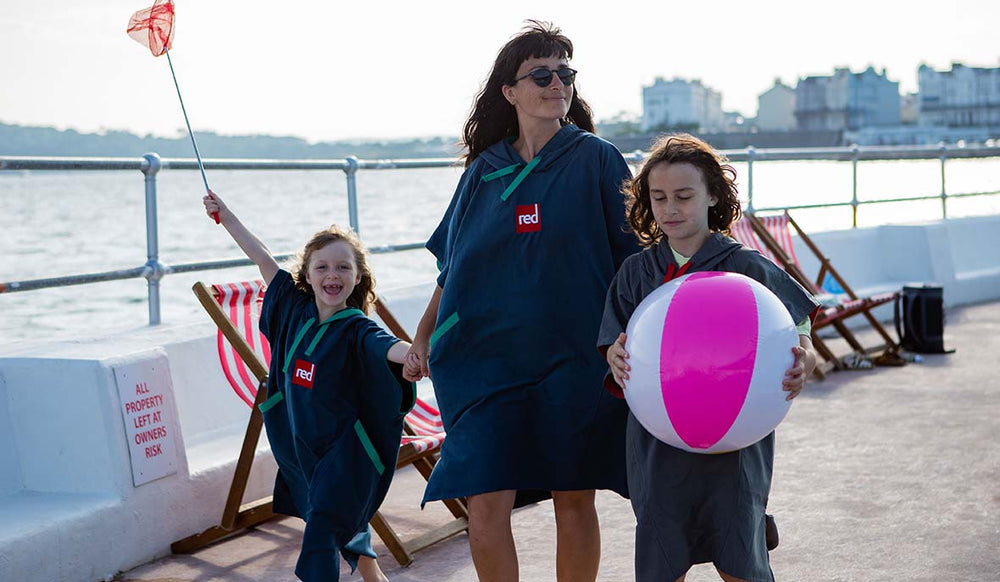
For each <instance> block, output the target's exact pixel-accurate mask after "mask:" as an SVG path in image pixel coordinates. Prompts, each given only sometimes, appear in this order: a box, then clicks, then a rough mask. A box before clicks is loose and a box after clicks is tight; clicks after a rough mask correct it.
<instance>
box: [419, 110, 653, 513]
mask: <svg viewBox="0 0 1000 582" xmlns="http://www.w3.org/2000/svg"><path fill="white" fill-rule="evenodd" d="M630 175H631V174H630V172H629V169H628V165H627V164H626V163H625V160H624V159H623V158H622V156H621V154H620V153H619V152H618V150H617V149H615V147H614V146H612V145H611V144H610V143H608V142H606V141H604V140H602V139H600V138H598V137H597V136H595V135H593V134H591V133H588V132H585V131H583V130H581V129H579V128H577V127H576V126H572V125H568V126H565V127H563V128H562V129H561V130H560V131H559V132H558V133H557V134H556V135H555V136H554V137H553V138H552V139H551V140H549V142H548V143H547V144H546V145H545V146H544V147H543V148H542V150H541V151H540V152H539V153H538V155H537V156H536V157H535V158H534V159H532V160H530V161H529V162H527V163H525V160H523V159H521V157H520V155H519V154H518V153H517V152H516V151H515V150H514V148H513V147H512V146H511V145H510V143H509V142H508V141H501V142H499V143H496V144H494V145H493V146H491V147H490V148H488V149H487V150H486V151H485V152H483V153H482V154H481V155H480V156H479V157H478V158H476V159H475V161H473V163H472V164H470V166H469V167H468V168H467V169H466V170H465V173H464V174H463V175H462V178H461V181H460V182H459V185H458V188H457V191H456V192H455V195H454V197H453V198H452V201H451V205H450V206H449V207H448V210H447V212H446V213H445V215H444V218H443V219H442V220H441V224H440V225H439V226H438V228H437V230H436V231H435V232H434V234H433V235H432V236H431V238H430V240H429V241H428V242H427V248H428V249H429V250H430V251H431V252H432V253H434V255H435V256H436V257H437V259H438V263H439V266H440V267H441V273H440V276H439V277H438V285H439V286H440V287H441V288H442V293H441V301H440V304H439V308H438V318H437V324H436V329H435V332H434V335H433V336H432V338H431V350H430V355H429V357H428V363H429V365H430V370H431V375H432V377H433V379H434V391H435V393H436V395H437V401H438V404H439V407H440V410H441V416H442V419H443V422H444V428H445V430H446V431H447V433H448V438H447V439H446V440H445V442H444V446H443V448H442V450H441V460H440V461H439V462H438V464H437V466H436V467H435V468H434V473H433V474H432V475H431V479H430V482H429V483H428V485H427V489H426V492H425V495H424V501H425V502H426V501H431V500H437V499H451V498H455V497H463V496H467V495H476V494H480V493H487V492H491V491H500V490H520V491H522V492H526V490H528V491H530V492H533V493H537V492H538V491H553V490H556V491H569V490H582V489H611V490H614V491H616V492H618V493H619V494H621V495H627V488H626V481H625V463H624V445H625V439H624V432H625V420H626V414H627V410H626V406H625V405H624V403H623V402H621V401H620V400H616V399H614V398H613V397H611V396H610V395H609V394H607V393H606V392H605V391H604V390H603V389H602V387H601V379H602V378H603V376H604V372H605V368H606V365H605V363H604V361H603V360H602V359H601V357H600V355H599V354H598V353H597V352H596V351H595V350H594V347H593V338H594V336H595V334H596V333H597V329H598V325H599V324H600V318H601V308H602V306H603V304H604V295H605V292H606V290H607V288H608V284H609V283H610V282H611V278H612V277H613V276H614V273H615V271H616V270H617V268H618V266H619V265H621V263H622V261H623V260H624V259H625V257H627V256H628V255H630V254H632V253H634V252H636V251H637V250H638V246H637V245H636V243H635V237H633V236H632V235H631V234H629V233H628V232H627V231H626V225H625V208H624V198H623V196H622V194H621V192H620V189H621V185H622V182H623V181H624V180H625V179H627V178H629V177H630ZM519 500H524V496H519Z"/></svg>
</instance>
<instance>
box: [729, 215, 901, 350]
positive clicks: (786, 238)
mask: <svg viewBox="0 0 1000 582" xmlns="http://www.w3.org/2000/svg"><path fill="white" fill-rule="evenodd" d="M792 229H794V230H795V232H796V233H797V234H798V235H799V238H800V239H802V242H803V243H804V244H805V245H806V246H807V247H808V248H809V250H810V251H811V252H812V253H813V254H814V255H815V257H816V259H817V260H819V262H820V271H819V273H818V275H817V278H816V280H815V281H813V280H811V279H810V278H809V277H808V276H806V275H805V273H804V271H803V270H802V266H801V265H800V264H799V260H798V257H796V256H795V247H794V245H793V244H792ZM732 235H733V238H735V239H736V240H737V241H739V242H740V243H741V244H743V246H746V247H749V248H752V249H756V250H757V251H759V252H760V253H761V254H762V255H764V256H765V257H767V258H768V259H770V260H771V261H773V262H774V263H775V264H776V265H778V266H779V267H781V268H782V269H783V270H785V271H786V272H787V273H788V274H789V275H790V276H792V278H794V279H795V280H797V281H798V282H799V284H801V285H802V286H803V287H804V288H805V289H806V290H807V291H809V292H810V293H812V294H813V295H814V296H816V298H817V299H819V300H820V301H821V303H823V305H824V308H823V309H822V310H821V311H820V313H819V314H818V315H817V316H816V318H815V320H814V321H813V345H814V346H815V347H816V348H817V350H818V351H819V352H820V355H822V356H823V357H824V359H826V360H827V361H828V362H831V363H832V364H833V365H834V367H837V368H840V367H841V360H840V359H839V358H836V357H835V356H834V355H833V353H832V352H831V351H830V349H829V348H828V347H827V346H826V344H825V343H824V342H823V341H822V339H821V338H819V337H818V336H817V335H816V333H815V332H816V331H817V330H818V329H821V328H823V327H826V326H829V325H832V326H834V327H835V328H836V330H837V332H838V333H839V334H840V335H841V336H842V337H843V338H844V339H845V340H846V341H847V343H848V344H849V345H850V346H851V348H852V349H853V350H854V351H855V352H857V353H860V354H864V353H867V352H872V351H878V350H881V349H885V348H888V349H890V350H894V349H896V347H897V346H896V343H895V342H894V341H893V340H892V338H891V336H889V334H888V332H886V331H885V329H884V328H883V327H882V325H881V324H880V323H879V322H878V321H877V320H876V319H875V318H874V316H872V314H871V310H872V309H873V308H875V307H877V306H879V305H882V304H885V303H889V302H891V301H893V300H895V298H896V296H897V295H898V294H899V292H898V291H897V292H892V293H880V294H877V295H872V296H868V297H858V296H857V295H855V293H854V291H853V290H852V289H851V288H850V286H849V285H848V284H847V283H846V282H845V281H844V280H843V278H842V277H841V276H840V274H839V273H838V272H837V271H836V269H834V268H833V265H831V264H830V261H829V259H828V258H827V257H826V256H825V255H823V253H822V252H820V250H819V248H818V247H817V246H816V245H815V243H813V242H812V240H811V239H810V238H809V237H808V236H807V235H806V234H805V233H804V232H803V231H802V229H801V228H800V227H799V225H798V224H796V222H795V221H794V220H793V219H792V217H791V216H790V215H789V214H788V213H787V212H785V213H782V214H777V215H768V216H760V215H757V214H748V215H745V216H744V217H743V218H742V219H741V220H740V221H739V222H737V223H736V224H735V225H734V226H733V231H732ZM765 239H766V240H765ZM827 278H832V279H833V280H834V281H836V283H837V284H838V285H839V286H840V288H841V289H842V290H843V291H844V293H843V294H842V295H837V296H833V295H831V294H830V293H827V292H826V291H825V290H824V289H823V284H824V281H826V280H827ZM858 314H861V315H864V317H865V319H867V320H868V323H869V324H870V325H871V327H872V328H873V329H874V330H875V331H876V332H877V333H878V334H879V335H880V336H881V337H882V339H883V340H884V341H885V343H884V344H881V345H878V346H874V347H868V348H865V347H864V346H862V344H861V343H860V341H859V340H858V339H857V338H856V337H855V335H854V334H853V333H852V332H851V331H850V330H849V329H848V328H847V327H846V326H845V325H844V324H843V320H845V319H847V318H848V317H851V316H854V315H858Z"/></svg>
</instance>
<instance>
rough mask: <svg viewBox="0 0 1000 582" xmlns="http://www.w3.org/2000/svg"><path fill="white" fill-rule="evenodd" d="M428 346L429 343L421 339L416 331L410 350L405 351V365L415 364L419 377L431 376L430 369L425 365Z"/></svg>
mask: <svg viewBox="0 0 1000 582" xmlns="http://www.w3.org/2000/svg"><path fill="white" fill-rule="evenodd" d="M429 348H430V345H429V343H428V342H426V341H421V339H420V334H419V333H418V334H417V337H415V338H413V345H411V346H410V351H409V352H407V353H406V358H404V361H405V362H406V363H407V365H412V366H416V368H417V370H418V373H419V374H420V377H421V378H430V377H431V370H430V367H428V365H427V352H428V351H429Z"/></svg>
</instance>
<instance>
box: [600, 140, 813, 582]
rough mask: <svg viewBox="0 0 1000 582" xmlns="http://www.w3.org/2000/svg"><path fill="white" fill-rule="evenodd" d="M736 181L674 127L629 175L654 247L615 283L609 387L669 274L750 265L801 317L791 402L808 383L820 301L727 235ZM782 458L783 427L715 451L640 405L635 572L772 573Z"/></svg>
mask: <svg viewBox="0 0 1000 582" xmlns="http://www.w3.org/2000/svg"><path fill="white" fill-rule="evenodd" d="M735 179H736V172H735V170H734V169H733V168H732V166H730V165H728V164H727V163H726V161H725V160H724V159H723V158H721V157H720V156H719V155H718V154H717V153H716V152H715V151H713V150H712V148H711V147H710V146H709V145H708V144H706V143H704V142H703V141H701V140H699V139H697V138H695V137H692V136H690V135H675V136H669V137H666V138H662V139H661V140H660V141H658V142H657V143H656V145H655V146H654V148H653V151H652V152H651V153H650V157H649V159H647V160H646V162H645V164H644V165H643V167H642V170H641V171H640V172H639V174H638V175H637V176H636V177H635V178H634V179H632V180H630V181H629V182H627V183H626V186H625V188H624V192H625V195H626V197H627V199H628V200H627V203H626V204H627V207H628V210H627V217H628V221H629V224H630V226H631V227H632V230H633V232H634V233H635V234H636V236H637V237H638V238H639V242H640V243H641V244H642V245H643V246H644V247H645V249H644V250H643V251H641V252H640V253H637V254H635V255H632V256H631V257H629V258H628V259H626V260H625V263H624V264H623V265H622V267H621V269H619V271H618V273H617V274H616V275H615V279H614V281H613V282H612V283H611V287H610V288H609V289H608V295H607V300H606V303H605V309H604V318H603V321H602V323H601V330H600V334H599V338H598V347H599V348H600V349H601V350H606V358H607V361H608V364H609V366H610V368H611V377H609V378H608V379H607V381H606V382H605V385H606V387H607V388H608V389H609V390H610V391H611V392H612V393H614V394H616V395H618V396H621V395H622V390H623V388H622V387H623V386H624V382H623V381H624V380H625V379H627V378H628V373H629V366H628V354H627V353H626V351H625V339H626V338H625V334H624V333H623V332H624V330H625V328H626V324H627V323H628V320H629V318H630V317H631V315H632V312H633V311H634V309H635V307H636V306H637V305H638V304H639V302H640V301H642V299H643V298H645V297H646V296H647V295H648V294H649V293H650V292H652V291H653V290H654V289H656V288H657V287H658V286H660V285H661V284H663V283H664V282H666V281H668V280H670V279H672V278H675V277H678V276H680V275H682V274H684V273H685V272H694V271H728V272H734V273H741V274H743V275H747V276H749V277H752V278H753V279H756V280H757V281H760V282H761V283H763V284H764V285H765V286H767V287H768V288H769V289H771V290H772V291H773V292H774V293H775V294H776V295H777V296H778V297H779V298H780V299H781V301H782V302H783V303H784V304H785V307H786V308H787V309H788V311H789V313H790V314H791V315H792V318H793V320H794V321H797V322H801V323H800V325H799V333H800V335H799V342H800V346H801V347H794V348H792V351H793V353H794V356H795V360H794V363H793V365H792V367H791V368H790V369H789V370H788V371H787V372H786V374H785V378H784V381H783V389H784V390H786V391H788V393H789V394H788V399H792V398H794V397H795V396H797V395H798V393H799V391H800V390H802V387H803V384H804V383H805V380H806V377H807V376H808V375H809V374H810V373H811V372H812V370H813V368H814V367H815V365H816V358H815V355H814V354H813V353H812V343H811V342H810V340H809V316H810V314H811V313H812V312H813V311H814V310H815V309H816V308H817V303H816V302H815V301H814V300H813V298H812V297H811V296H810V295H809V294H808V293H807V292H806V291H805V290H804V289H802V287H800V286H799V285H798V284H797V283H796V282H795V281H794V280H792V279H791V278H790V277H789V276H788V275H786V274H785V273H784V271H782V270H780V269H779V268H778V267H776V266H775V265H774V264H773V263H771V262H770V261H769V260H768V259H766V258H764V257H762V256H761V255H760V254H759V253H757V252H756V251H752V250H749V249H746V248H744V247H742V246H741V245H740V244H739V243H737V242H736V241H734V240H732V239H731V238H729V237H727V236H726V234H728V232H729V230H730V227H731V226H732V224H733V223H734V222H735V221H736V220H737V219H738V218H739V217H740V204H739V200H738V199H737V197H736V185H735ZM719 333H720V334H721V333H726V330H724V329H720V330H719ZM705 349H711V346H705ZM612 378H613V381H611V380H612ZM773 461H774V433H773V432H772V433H771V434H770V435H768V436H767V437H765V438H764V439H763V440H761V441H759V442H757V443H756V444H754V445H751V446H749V447H746V448H744V449H741V450H738V451H733V452H731V453H724V454H717V455H704V454H697V453H689V452H686V451H683V450H681V449H677V448H674V447H671V446H670V445H667V444H665V443H663V442H661V441H659V440H657V439H656V438H655V437H653V436H652V435H651V434H649V433H648V432H647V431H646V429H644V428H643V427H642V425H641V424H639V422H638V421H637V420H636V419H635V417H634V416H632V415H631V414H630V415H629V419H628V428H627V431H626V462H627V466H628V482H629V492H630V493H631V500H632V507H633V509H634V511H635V514H636V519H637V526H636V556H635V562H636V563H635V573H636V580H638V581H640V582H641V581H647V580H649V581H652V580H656V581H657V582H659V581H663V580H667V581H670V580H677V581H683V580H684V577H685V575H686V572H687V571H688V569H689V568H690V567H691V565H693V564H698V563H703V562H712V563H714V564H715V567H716V569H717V570H718V572H719V575H720V576H721V577H722V579H723V580H726V581H727V582H730V581H741V580H750V581H754V582H765V581H771V580H773V579H774V576H773V574H772V572H771V568H770V565H769V562H768V555H767V548H766V544H765V515H764V508H765V506H766V504H767V497H768V494H769V492H770V489H771V473H772V466H773Z"/></svg>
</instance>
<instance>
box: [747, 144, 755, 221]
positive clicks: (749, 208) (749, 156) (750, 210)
mask: <svg viewBox="0 0 1000 582" xmlns="http://www.w3.org/2000/svg"><path fill="white" fill-rule="evenodd" d="M753 152H754V149H753V146H747V212H748V213H750V214H753Z"/></svg>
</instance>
